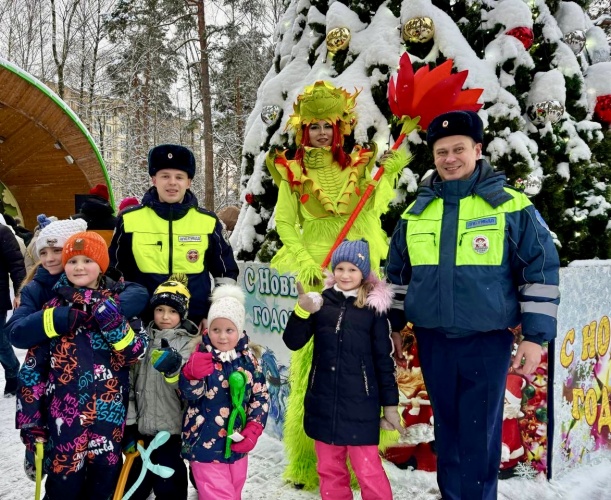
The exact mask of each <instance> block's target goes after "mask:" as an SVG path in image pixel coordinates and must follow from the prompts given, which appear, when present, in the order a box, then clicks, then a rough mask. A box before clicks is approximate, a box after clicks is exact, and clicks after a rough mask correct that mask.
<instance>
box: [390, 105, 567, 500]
mask: <svg viewBox="0 0 611 500" xmlns="http://www.w3.org/2000/svg"><path fill="white" fill-rule="evenodd" d="M482 141H483V124H482V121H481V120H480V118H479V116H478V115H477V113H474V112H471V111H453V112H449V113H445V114H442V115H440V116H438V117H436V118H435V119H434V120H433V121H432V122H431V124H430V126H429V128H428V131H427V142H428V144H429V147H431V148H432V151H433V157H434V160H435V167H436V171H435V172H433V173H432V174H431V175H430V176H428V177H426V178H425V179H424V180H423V182H422V184H421V185H420V187H419V190H418V195H417V199H416V201H415V202H414V203H412V204H411V205H410V206H409V207H408V208H407V210H406V211H405V213H404V214H403V215H402V217H401V220H400V222H399V223H398V225H397V227H396V229H395V232H394V234H393V236H392V242H391V248H390V250H389V256H388V260H387V267H386V273H387V276H388V278H389V280H390V281H391V282H392V283H393V284H395V285H398V286H397V287H396V288H397V291H398V292H399V293H403V294H405V299H404V302H403V303H399V305H398V307H399V308H400V309H404V313H405V314H404V315H403V311H401V313H400V314H397V313H396V311H397V310H396V309H395V312H394V313H392V314H391V322H392V323H393V331H395V332H398V331H399V330H400V329H401V328H402V326H403V325H404V324H405V320H406V319H407V320H409V321H410V322H412V323H413V324H414V329H415V333H416V339H417V342H418V352H419V355H420V363H421V367H422V374H423V376H424V381H425V384H426V387H427V389H428V393H429V395H430V399H431V403H432V406H433V413H434V417H435V441H436V449H437V482H438V484H439V488H440V490H441V494H442V497H443V498H444V499H451V500H454V499H462V500H476V499H477V500H479V499H487V500H492V499H496V498H497V473H498V470H499V464H500V460H501V425H502V419H503V400H504V393H505V380H506V377H507V372H508V370H509V369H510V366H511V369H513V370H514V371H515V372H516V373H518V374H526V373H531V372H532V371H534V369H535V368H536V367H537V365H538V364H539V362H540V360H541V344H542V343H543V342H544V341H548V340H551V339H553V338H554V337H555V336H556V311H557V308H558V304H559V302H560V296H559V291H558V269H559V260H558V254H557V252H556V249H555V247H554V244H553V242H552V239H551V237H550V234H549V230H548V228H547V226H546V225H545V222H544V221H543V219H542V218H541V216H540V215H539V213H538V212H537V211H536V210H535V208H534V207H533V205H532V203H531V202H530V201H529V200H528V198H527V197H526V196H525V195H524V194H523V193H522V192H520V191H517V190H515V189H513V188H512V187H510V186H509V185H507V183H506V177H505V175H504V174H503V173H501V172H494V171H493V170H492V168H491V167H490V165H489V164H488V163H487V162H486V161H485V160H482V159H480V156H481V152H482ZM520 323H521V324H522V332H523V334H524V340H523V341H522V342H521V343H520V345H519V347H518V350H517V353H516V355H515V356H514V358H513V361H511V350H512V345H513V335H512V333H511V332H510V331H509V330H508V328H509V327H515V326H517V325H519V324H520ZM397 335H398V334H393V336H394V337H396V336H397Z"/></svg>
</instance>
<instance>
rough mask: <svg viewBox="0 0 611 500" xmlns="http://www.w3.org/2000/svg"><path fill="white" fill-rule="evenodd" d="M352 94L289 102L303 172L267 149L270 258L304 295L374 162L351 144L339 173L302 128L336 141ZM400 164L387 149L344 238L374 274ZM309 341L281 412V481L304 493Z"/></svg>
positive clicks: (371, 153) (322, 85)
mask: <svg viewBox="0 0 611 500" xmlns="http://www.w3.org/2000/svg"><path fill="white" fill-rule="evenodd" d="M356 95H357V93H355V94H352V95H350V94H348V93H347V92H346V91H344V90H343V89H336V88H334V87H333V86H332V85H331V84H329V83H328V82H316V83H315V84H314V85H312V86H310V87H306V89H305V91H304V93H303V94H302V95H300V96H299V98H298V100H297V103H296V104H295V105H294V109H295V113H294V114H293V115H291V117H290V118H289V122H288V125H287V127H291V126H292V127H293V128H295V130H296V142H297V145H298V146H299V147H303V160H302V163H303V167H302V165H301V164H300V163H299V162H297V161H295V160H288V159H287V158H286V157H285V154H284V152H278V151H275V150H273V151H270V152H269V153H268V155H267V158H266V161H267V167H268V170H269V172H270V174H271V175H272V177H273V179H274V181H275V183H276V184H277V186H278V202H277V203H276V210H275V222H276V230H277V232H278V234H279V236H280V239H281V240H282V243H283V247H282V248H281V249H280V250H279V251H278V253H277V254H276V255H275V256H274V258H273V259H272V261H271V266H272V267H273V268H276V269H277V270H278V272H279V273H281V274H283V273H296V274H297V279H298V281H300V282H301V283H303V285H304V287H305V288H306V291H307V290H310V291H312V290H313V291H320V290H321V288H322V282H323V274H322V269H321V264H322V262H323V261H324V259H325V257H326V256H327V254H328V252H329V250H330V249H331V247H332V246H333V243H334V242H335V239H336V238H337V236H338V235H339V233H340V232H341V230H342V228H343V227H344V225H345V223H346V221H347V220H348V218H349V217H350V215H351V214H352V212H353V211H354V209H355V207H356V205H357V203H358V202H359V200H360V198H361V195H362V194H363V193H364V192H365V189H366V188H367V186H369V184H372V183H374V181H373V180H372V176H371V170H372V168H373V167H374V165H375V160H376V152H377V151H376V147H375V145H374V146H373V147H372V148H369V149H367V148H363V147H360V146H356V147H355V148H354V150H353V151H352V153H350V160H351V161H350V164H349V165H348V166H347V167H345V168H343V169H342V168H341V167H340V165H339V164H338V163H337V161H335V159H334V157H333V153H332V148H331V147H320V148H314V147H308V146H302V145H301V140H302V137H303V136H302V133H303V128H304V127H305V126H307V125H310V124H311V123H314V122H317V121H319V120H325V121H327V122H328V123H336V124H337V125H339V126H338V127H337V130H339V132H340V135H341V137H340V138H334V141H335V140H336V139H339V140H340V141H341V143H342V144H343V136H344V135H347V134H349V133H350V132H351V130H352V127H353V126H354V124H355V123H356V118H355V116H354V112H353V110H354V106H355V98H356ZM407 163H408V157H407V154H406V153H405V152H393V154H392V157H391V158H390V159H389V160H387V161H386V162H385V164H384V166H385V172H384V175H383V176H382V177H381V179H380V180H379V181H378V185H377V186H376V187H375V189H374V191H373V194H372V196H371V197H370V198H369V199H368V201H367V203H366V204H365V206H364V207H363V210H362V211H361V213H360V214H359V216H358V217H357V219H356V221H355V223H354V225H353V226H352V228H351V229H350V232H349V233H348V235H347V239H349V240H355V239H360V238H365V239H367V241H368V242H369V250H370V258H371V266H372V269H374V270H377V269H379V266H380V261H381V260H382V259H384V258H386V255H387V252H388V237H387V235H386V233H385V232H384V230H383V229H382V226H381V222H380V215H381V214H383V213H384V212H386V211H387V210H388V206H389V204H390V202H391V200H392V199H393V198H394V196H395V193H394V185H395V182H396V179H397V177H398V174H399V173H400V172H401V170H402V169H403V167H405V166H406V165H407ZM312 350H313V343H312V341H310V342H309V343H308V344H307V345H306V346H305V347H304V348H303V349H301V350H299V351H297V352H294V353H293V354H292V356H291V364H290V368H289V369H290V374H289V383H290V387H291V390H290V395H289V399H288V406H287V411H286V420H285V428H284V441H285V447H286V452H287V458H288V462H289V463H288V465H287V468H286V471H285V473H284V477H285V479H286V480H288V481H290V482H292V483H294V484H299V485H303V487H304V488H305V489H314V488H316V487H317V486H318V475H317V473H316V455H315V452H314V442H313V441H312V440H311V439H310V438H309V437H307V436H306V435H305V433H304V430H303V412H304V408H303V400H304V396H305V391H306V385H307V380H308V373H309V370H310V367H311V363H312ZM381 438H382V439H381V441H380V445H381V446H382V447H383V446H384V445H386V446H387V445H388V444H390V443H391V442H395V441H396V440H397V438H398V433H397V432H396V431H395V432H387V431H382V436H381Z"/></svg>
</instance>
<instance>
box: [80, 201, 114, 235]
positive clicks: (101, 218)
mask: <svg viewBox="0 0 611 500" xmlns="http://www.w3.org/2000/svg"><path fill="white" fill-rule="evenodd" d="M113 212H114V210H113V209H112V207H111V206H110V203H108V201H106V200H105V199H104V198H102V197H101V196H96V195H91V196H89V198H87V199H86V200H85V201H84V202H83V204H82V205H81V211H80V212H79V213H78V214H76V215H73V216H72V217H70V218H71V219H84V220H86V221H87V229H88V230H93V229H114V228H115V226H116V225H117V218H116V217H115V216H114V215H113Z"/></svg>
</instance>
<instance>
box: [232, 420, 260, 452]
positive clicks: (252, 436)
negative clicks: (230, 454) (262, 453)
mask: <svg viewBox="0 0 611 500" xmlns="http://www.w3.org/2000/svg"><path fill="white" fill-rule="evenodd" d="M261 434H263V426H262V425H261V424H259V423H257V422H255V421H253V420H251V421H250V422H248V423H247V424H246V425H245V426H244V429H242V430H241V431H240V435H241V436H242V437H243V438H244V439H243V440H242V441H240V442H239V443H233V444H232V445H231V451H235V452H236V453H248V452H249V451H252V450H253V448H254V447H255V445H256V444H257V440H258V439H259V436H260V435H261Z"/></svg>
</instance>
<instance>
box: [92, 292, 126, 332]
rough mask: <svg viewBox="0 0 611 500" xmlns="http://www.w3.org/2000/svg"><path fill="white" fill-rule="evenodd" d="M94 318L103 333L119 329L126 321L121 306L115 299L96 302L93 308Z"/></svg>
mask: <svg viewBox="0 0 611 500" xmlns="http://www.w3.org/2000/svg"><path fill="white" fill-rule="evenodd" d="M93 317H94V318H95V320H96V321H97V323H98V325H99V326H100V330H102V331H103V332H107V331H110V330H114V329H115V328H117V327H119V326H120V325H121V324H122V323H123V319H124V318H123V315H122V313H121V309H120V308H119V304H117V303H116V302H115V300H114V299H113V298H108V299H106V300H102V301H100V302H96V304H95V305H94V306H93Z"/></svg>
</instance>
